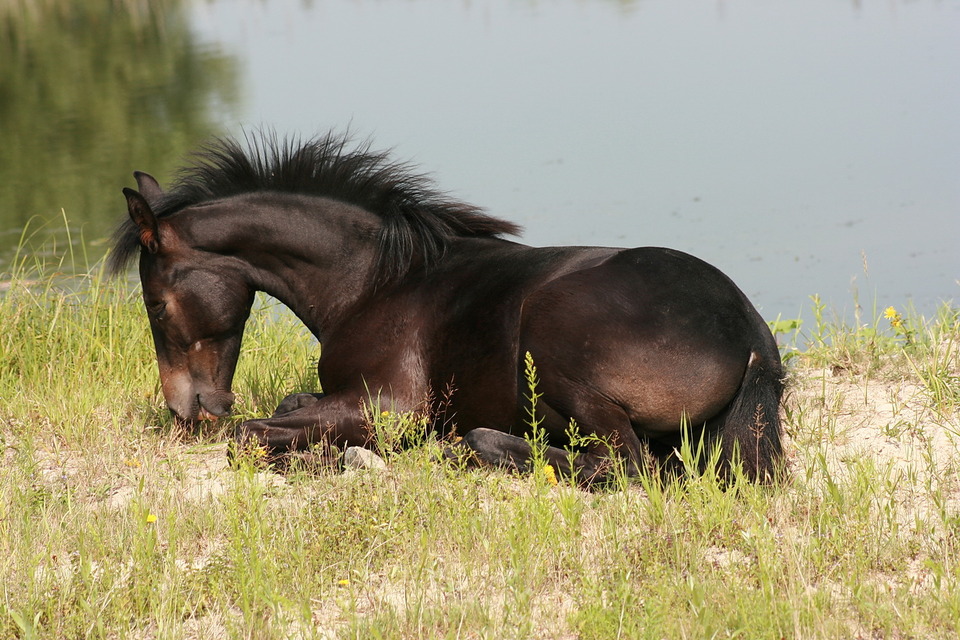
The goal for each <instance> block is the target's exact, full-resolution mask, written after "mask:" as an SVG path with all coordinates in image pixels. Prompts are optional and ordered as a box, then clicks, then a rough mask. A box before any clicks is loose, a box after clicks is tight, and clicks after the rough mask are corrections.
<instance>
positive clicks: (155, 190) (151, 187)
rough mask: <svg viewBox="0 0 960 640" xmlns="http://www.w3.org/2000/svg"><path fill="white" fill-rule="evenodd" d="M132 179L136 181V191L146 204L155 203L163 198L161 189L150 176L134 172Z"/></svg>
mask: <svg viewBox="0 0 960 640" xmlns="http://www.w3.org/2000/svg"><path fill="white" fill-rule="evenodd" d="M133 177H134V178H136V180H137V191H139V192H140V193H141V194H142V195H143V197H144V198H146V199H147V202H153V203H156V202H157V201H158V200H159V199H160V198H162V197H163V188H162V187H161V186H160V183H159V182H157V179H156V178H154V177H153V176H152V175H150V174H149V173H144V172H143V171H134V172H133Z"/></svg>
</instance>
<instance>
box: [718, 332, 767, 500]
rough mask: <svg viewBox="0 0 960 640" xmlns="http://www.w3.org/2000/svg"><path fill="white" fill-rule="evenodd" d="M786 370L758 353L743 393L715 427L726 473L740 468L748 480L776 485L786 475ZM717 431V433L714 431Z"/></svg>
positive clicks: (749, 364) (744, 383)
mask: <svg viewBox="0 0 960 640" xmlns="http://www.w3.org/2000/svg"><path fill="white" fill-rule="evenodd" d="M782 396H783V369H782V367H781V365H780V358H779V353H777V352H774V355H773V357H772V358H771V357H770V356H764V355H761V354H760V353H759V352H757V351H754V352H753V353H752V354H751V356H750V362H749V363H748V364H747V371H746V373H744V376H743V382H742V383H741V385H740V390H739V391H738V392H737V395H736V396H735V397H734V399H733V401H732V402H731V403H730V406H729V407H727V410H726V411H725V412H724V414H723V415H722V416H720V417H719V419H718V420H717V422H715V423H714V425H711V426H713V427H714V428H715V429H716V431H715V433H717V435H718V436H719V438H720V462H721V465H722V468H723V470H724V471H725V472H729V469H730V468H731V467H732V466H736V465H739V466H740V467H741V468H742V469H743V472H744V474H745V475H746V477H747V478H749V479H751V480H754V481H758V482H774V481H776V480H777V479H778V478H779V477H780V476H781V475H782V473H783V446H782V445H781V443H780V400H781V398H782ZM711 431H713V429H711Z"/></svg>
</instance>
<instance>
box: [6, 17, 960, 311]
mask: <svg viewBox="0 0 960 640" xmlns="http://www.w3.org/2000/svg"><path fill="white" fill-rule="evenodd" d="M78 4H82V5H83V7H66V8H63V9H61V10H56V11H51V10H48V11H47V12H46V14H45V12H44V11H42V10H34V12H33V13H30V12H28V14H27V15H24V12H23V10H17V9H5V10H3V9H0V25H2V26H3V28H2V30H0V177H2V180H0V271H2V270H4V269H8V268H9V263H10V259H11V256H12V252H13V247H14V246H16V245H17V243H18V241H19V238H20V236H21V234H22V231H23V228H24V226H25V225H27V223H28V221H29V226H28V230H29V229H35V228H37V227H38V226H42V225H43V224H46V230H45V231H42V232H39V233H38V234H37V235H36V236H35V238H34V242H32V243H31V244H30V245H29V246H28V249H27V252H30V251H39V249H37V248H36V247H37V246H38V243H39V242H40V241H41V240H42V239H43V238H45V237H46V236H47V235H48V234H49V233H53V234H54V235H55V236H57V237H58V238H59V240H60V242H61V245H60V246H61V247H62V243H63V242H64V241H65V238H64V235H65V234H64V233H63V231H62V230H63V229H64V227H65V223H64V216H65V217H66V220H67V221H68V222H67V223H66V226H67V227H68V228H69V229H70V231H71V235H72V237H73V238H74V239H76V238H78V237H79V236H80V235H81V233H82V235H83V238H84V239H85V241H86V247H87V250H88V251H89V256H90V258H91V259H92V260H96V259H97V258H98V257H99V256H100V254H101V253H102V251H104V250H105V246H106V242H105V240H104V239H105V237H106V236H107V235H108V234H109V231H110V230H111V229H112V227H113V225H114V223H115V222H116V221H117V220H118V219H119V216H122V215H123V214H124V212H123V200H122V197H121V195H120V189H121V187H123V186H133V180H132V178H131V177H130V172H131V171H133V170H134V169H140V170H144V171H148V172H151V173H153V174H154V175H156V176H157V177H158V178H160V179H161V181H165V180H167V179H169V178H170V177H171V175H172V173H173V171H174V169H175V167H176V166H177V165H178V164H179V163H180V161H181V159H182V157H183V155H184V154H185V153H186V152H187V151H188V150H189V149H190V148H192V147H194V146H195V145H196V144H198V143H199V142H200V141H201V140H203V139H204V138H205V137H206V136H208V135H212V134H219V133H228V134H242V132H243V131H244V130H250V129H254V128H257V127H259V126H261V125H265V126H269V127H272V128H274V129H276V130H277V131H278V132H281V133H296V134H302V135H313V134H316V133H321V132H325V131H326V130H328V129H331V128H334V129H344V128H347V127H349V129H350V130H351V131H353V132H354V133H355V134H356V135H357V136H358V138H360V139H364V138H367V137H369V138H371V139H372V140H373V141H374V146H376V147H392V148H394V149H395V152H396V155H397V157H398V158H400V159H406V160H412V161H413V162H415V163H417V164H418V165H420V166H421V167H422V168H423V170H425V171H427V172H429V173H431V174H432V175H433V176H434V177H435V178H436V180H437V182H438V183H439V185H440V186H441V187H442V188H444V189H446V190H448V191H449V192H451V193H452V194H454V195H456V196H458V197H461V198H463V199H465V200H468V201H470V202H473V203H475V204H480V205H482V206H485V207H486V208H488V209H489V210H490V211H491V212H492V213H494V214H496V215H499V216H501V217H506V218H509V219H512V220H515V221H518V222H520V223H521V224H523V225H524V227H525V229H526V231H525V233H524V235H523V237H522V240H523V241H525V242H528V243H530V244H535V245H545V244H604V245H630V246H637V245H662V246H670V247H675V248H678V249H682V250H685V251H689V252H691V253H694V254H696V255H698V256H700V257H702V258H704V259H706V260H708V261H710V262H712V263H714V264H716V265H717V266H719V267H720V268H721V269H723V270H724V271H726V272H727V273H728V274H729V275H730V276H731V277H733V278H734V280H736V281H737V282H738V283H739V284H740V285H741V287H742V288H743V289H744V291H745V292H746V293H747V294H748V295H749V296H751V298H753V299H754V301H755V302H756V303H757V305H758V306H759V307H760V308H761V311H762V313H763V314H764V315H765V316H766V317H768V318H770V319H772V318H775V317H777V316H778V315H783V316H784V317H795V316H797V315H798V314H800V313H801V312H805V310H806V309H808V308H809V299H808V297H809V296H810V295H811V294H820V295H821V296H822V297H823V298H824V299H825V300H826V301H828V303H829V304H831V306H833V307H834V309H836V311H837V313H848V312H849V310H850V308H851V307H852V306H853V304H854V301H855V300H859V301H860V303H861V304H862V305H863V306H864V307H865V311H866V313H867V314H868V315H869V314H871V313H873V309H874V306H876V307H877V308H879V309H882V308H883V307H884V306H886V305H888V304H893V305H896V306H898V307H902V306H904V305H906V304H908V303H912V304H913V305H915V306H916V307H917V308H918V309H919V310H920V311H922V312H925V313H929V312H931V311H932V310H933V309H934V308H935V307H936V306H937V304H938V302H939V301H940V300H950V299H953V300H960V283H958V278H960V252H958V249H957V247H958V246H960V116H958V114H960V1H957V0H941V1H939V2H937V1H926V0H915V1H898V0H885V1H883V2H868V1H866V0H863V1H861V2H856V1H854V2H840V1H839V0H802V1H801V0H795V1H792V2H788V1H786V0H780V1H776V0H773V1H771V0H743V1H740V2H732V1H731V2H725V1H712V2H706V1H695V0H637V1H635V2H629V1H623V2H614V1H611V0H576V1H574V0H556V1H541V2H534V1H513V2H511V1H506V0H498V1H493V0H492V1H489V2H485V1H472V2H456V1H452V0H407V1H399V0H381V1H376V0H373V1H370V0H367V1H350V2H348V1H322V0H316V1H313V2H310V1H302V2H299V1H298V2H294V1H281V0H267V1H263V0H230V1H227V0H216V1H212V2H199V1H197V2H189V1H182V2H178V1H176V0H167V1H165V2H159V3H141V2H136V1H133V0H131V1H130V2H128V3H123V6H124V7H125V8H124V9H123V10H118V9H116V5H115V3H111V2H109V1H108V0H91V2H90V3H78ZM18 6H19V5H18ZM5 12H6V13H7V14H6V15H5ZM36 12H39V13H40V14H43V15H37V13H36Z"/></svg>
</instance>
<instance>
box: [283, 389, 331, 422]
mask: <svg viewBox="0 0 960 640" xmlns="http://www.w3.org/2000/svg"><path fill="white" fill-rule="evenodd" d="M321 398H323V394H322V393H294V394H291V395H289V396H287V397H286V398H284V399H283V400H281V401H280V404H279V405H277V409H276V411H274V412H273V416H271V417H273V418H276V417H277V416H282V415H286V414H288V413H292V412H293V411H296V410H297V409H302V408H304V407H309V406H312V405H315V404H317V403H318V402H320V399H321Z"/></svg>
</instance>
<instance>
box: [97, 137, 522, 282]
mask: <svg viewBox="0 0 960 640" xmlns="http://www.w3.org/2000/svg"><path fill="white" fill-rule="evenodd" d="M244 140H245V142H246V144H245V145H244V144H241V142H240V141H238V140H237V139H235V138H230V137H223V138H215V139H213V140H212V141H211V142H209V143H208V144H206V145H205V146H203V147H201V149H200V150H199V151H197V152H196V153H194V154H193V159H194V162H193V163H192V164H191V165H188V166H186V167H184V168H182V169H181V170H180V171H179V172H178V174H177V176H176V180H175V182H174V184H173V186H172V187H171V188H170V189H169V190H168V191H166V192H164V195H163V197H162V198H161V199H160V200H159V201H158V202H150V206H151V208H152V209H153V211H154V213H155V214H156V215H157V216H158V217H164V216H169V215H172V214H174V213H176V212H177V211H180V210H182V209H184V208H186V207H189V206H193V205H196V204H200V203H202V202H208V201H211V200H217V199H220V198H227V197H230V196H235V195H240V194H243V193H252V192H257V191H274V192H286V193H298V194H306V195H315V196H323V197H328V198H333V199H336V200H340V201H342V202H347V203H349V204H353V205H356V206H359V207H362V208H364V209H366V210H368V211H370V212H372V213H374V214H376V215H378V216H379V217H380V218H381V220H382V222H383V226H382V228H381V231H380V234H379V239H378V243H379V244H378V259H377V264H376V271H375V273H376V278H377V283H376V284H378V285H379V284H384V283H386V282H389V281H392V280H395V279H397V278H400V277H402V276H403V275H405V274H406V273H407V272H408V271H409V270H410V268H411V267H412V266H413V264H414V263H415V261H417V260H419V261H420V262H421V263H422V264H423V265H425V266H427V267H429V266H430V265H432V264H434V263H435V262H436V261H437V260H439V259H440V258H441V257H442V256H443V255H444V253H446V251H447V249H448V247H449V245H450V241H451V240H452V239H454V238H456V237H499V236H501V235H503V234H514V235H515V234H518V233H519V232H520V227H519V226H518V225H516V224H514V223H512V222H508V221H506V220H501V219H499V218H494V217H493V216H490V215H488V214H486V213H484V211H483V209H481V208H479V207H475V206H473V205H470V204H466V203H463V202H459V201H457V200H454V199H451V198H449V197H448V196H446V195H445V194H444V193H442V192H440V191H438V190H437V189H436V188H435V186H434V184H433V181H432V180H431V179H430V178H429V177H427V176H426V175H424V174H421V173H416V172H415V171H414V169H413V167H412V166H411V165H409V164H406V163H402V162H395V161H392V160H390V158H389V152H386V151H372V150H371V148H370V143H369V142H365V143H362V144H360V145H358V146H356V147H353V148H351V147H350V144H351V139H350V136H349V135H348V134H336V133H333V132H331V133H328V134H327V135H324V136H320V137H316V138H313V139H310V140H307V141H305V142H303V141H300V140H299V139H298V138H279V137H278V136H277V135H276V134H274V133H270V132H263V131H261V132H258V133H255V134H247V135H245V137H244ZM139 249H140V240H139V235H138V230H137V228H136V225H135V224H134V223H133V221H131V220H129V219H126V220H125V221H124V222H123V223H122V224H121V225H120V227H119V228H118V229H117V231H116V232H115V233H114V242H113V251H112V252H111V255H110V259H109V265H108V268H109V271H110V272H111V273H119V272H121V271H123V270H124V269H125V268H126V267H127V265H128V264H129V263H130V262H131V261H132V260H133V258H134V257H135V256H136V255H138V254H139Z"/></svg>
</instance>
